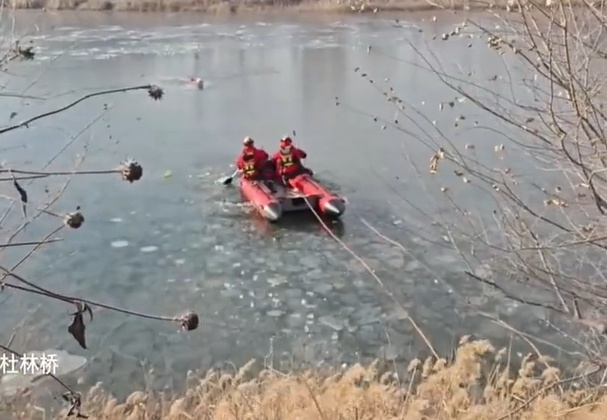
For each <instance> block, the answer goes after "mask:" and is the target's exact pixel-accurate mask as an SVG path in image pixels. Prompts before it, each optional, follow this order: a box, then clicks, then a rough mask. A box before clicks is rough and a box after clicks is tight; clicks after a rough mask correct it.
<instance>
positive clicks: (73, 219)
mask: <svg viewBox="0 0 607 420" xmlns="http://www.w3.org/2000/svg"><path fill="white" fill-rule="evenodd" d="M63 223H65V224H66V225H67V226H69V227H71V228H72V229H78V228H79V227H80V226H82V224H83V223H84V216H83V215H82V213H80V212H79V211H75V212H73V213H68V214H66V215H65V217H64V218H63Z"/></svg>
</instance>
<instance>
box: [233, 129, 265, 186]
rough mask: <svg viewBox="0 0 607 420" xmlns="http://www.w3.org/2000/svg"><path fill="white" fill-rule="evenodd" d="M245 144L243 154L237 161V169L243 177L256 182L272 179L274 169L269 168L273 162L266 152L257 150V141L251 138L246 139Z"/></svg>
mask: <svg viewBox="0 0 607 420" xmlns="http://www.w3.org/2000/svg"><path fill="white" fill-rule="evenodd" d="M243 143H244V147H243V149H242V152H241V153H240V155H239V156H238V159H237V160H236V168H237V169H238V170H239V171H240V172H241V173H242V176H244V177H245V179H248V180H254V181H258V180H265V179H271V178H272V175H271V174H270V171H271V170H272V169H273V168H269V164H271V162H270V161H269V160H268V159H269V157H268V154H267V153H266V152H265V150H263V149H258V148H256V147H255V141H254V140H253V139H252V138H250V137H246V138H245V139H244V142H243Z"/></svg>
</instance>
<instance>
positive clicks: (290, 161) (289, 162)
mask: <svg viewBox="0 0 607 420" xmlns="http://www.w3.org/2000/svg"><path fill="white" fill-rule="evenodd" d="M280 163H281V165H280V166H281V168H282V170H283V171H284V170H285V169H288V168H290V167H291V166H293V165H299V159H298V158H296V157H295V156H293V149H291V150H290V151H289V153H284V152H283V151H282V149H281V150H280Z"/></svg>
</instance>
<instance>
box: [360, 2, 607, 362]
mask: <svg viewBox="0 0 607 420" xmlns="http://www.w3.org/2000/svg"><path fill="white" fill-rule="evenodd" d="M573 3H574V2H557V3H552V4H550V2H549V3H548V4H546V3H538V2H536V1H534V0H531V1H514V2H510V3H509V5H508V8H507V10H506V11H503V12H488V13H489V14H490V16H487V14H485V16H484V17H489V18H490V19H488V20H487V19H484V20H485V22H484V23H478V22H474V21H471V20H468V21H466V22H463V23H462V24H461V25H459V26H457V27H456V28H454V29H453V31H451V32H449V33H446V34H444V35H442V40H444V41H445V42H469V41H468V40H466V41H464V40H462V39H461V38H462V37H465V38H473V37H474V38H481V39H484V40H485V41H486V46H487V48H490V49H491V50H492V51H493V52H494V53H495V54H496V59H497V60H501V62H502V64H503V65H502V69H503V71H502V72H501V73H500V74H496V75H495V76H494V77H492V78H491V80H489V81H485V82H484V81H479V80H478V78H475V77H474V75H471V74H456V72H454V71H452V70H445V66H444V65H443V62H442V61H441V59H440V58H439V57H437V56H436V55H435V54H433V53H432V51H431V47H430V48H428V49H425V50H423V51H422V48H420V46H419V45H414V44H411V45H410V46H411V48H412V49H414V50H415V52H416V54H417V56H418V57H419V58H420V61H421V62H422V64H415V63H412V64H413V65H417V66H419V67H422V68H424V69H426V70H429V71H430V72H432V73H433V74H434V75H435V76H436V77H438V79H439V80H440V81H441V82H442V83H444V84H445V85H446V86H448V87H449V88H450V89H451V90H452V92H454V93H455V95H456V98H454V99H448V100H447V101H445V102H443V103H441V105H440V106H441V110H442V109H443V108H445V110H446V111H451V112H457V109H458V106H459V105H458V104H459V103H464V102H466V103H468V104H472V105H474V108H476V110H477V111H478V110H481V111H482V113H483V114H484V117H483V118H485V120H486V121H489V122H487V123H483V124H480V125H483V126H484V127H480V126H479V123H478V121H477V122H474V123H473V121H471V119H466V117H465V116H463V115H460V116H458V117H457V118H456V121H455V124H454V125H455V128H454V130H461V129H463V128H465V127H466V125H468V126H471V125H472V124H474V125H476V127H475V128H476V129H481V128H482V129H484V130H485V131H486V132H488V134H487V141H486V142H485V143H484V144H477V145H475V144H466V145H462V144H458V142H456V141H455V140H453V138H452V136H450V133H448V132H447V131H446V130H445V129H441V128H439V125H437V124H435V123H434V122H432V121H430V119H429V118H428V117H427V116H426V115H425V114H424V112H423V111H422V110H421V109H420V108H419V107H418V106H417V105H415V104H411V103H409V102H407V101H406V100H405V99H403V98H402V97H401V96H399V94H398V92H396V91H395V90H394V89H392V88H383V87H382V85H380V83H377V82H376V81H374V80H373V79H372V77H371V75H368V74H365V73H364V72H363V70H362V69H361V70H359V69H356V70H355V71H358V72H359V73H361V76H362V77H363V78H364V79H365V80H367V81H368V82H369V83H371V84H372V85H373V87H374V88H376V89H378V91H380V92H381V93H382V94H383V95H384V96H385V97H386V99H387V100H388V102H389V103H391V104H392V106H393V107H394V108H395V109H396V111H397V113H398V115H400V117H399V118H397V119H394V120H387V119H384V120H383V124H384V128H385V127H386V126H390V127H392V128H395V129H397V130H400V131H402V132H404V133H406V134H407V136H409V137H410V138H414V139H416V140H417V141H420V142H422V143H423V144H424V146H426V147H427V148H428V149H429V150H431V152H430V153H429V155H431V158H430V168H429V172H430V174H431V175H428V176H427V177H426V178H434V179H437V180H438V181H437V182H436V183H435V184H434V185H433V186H432V187H430V188H434V189H435V191H440V192H439V194H440V193H442V196H443V198H444V200H447V202H448V203H449V204H450V208H451V209H452V212H453V217H452V220H451V221H450V222H448V223H447V222H445V221H444V220H443V221H442V223H440V227H441V228H442V229H443V234H444V235H445V236H446V237H447V238H448V239H449V241H450V242H451V243H452V245H453V247H454V248H455V249H456V250H457V251H458V252H459V254H460V255H461V257H462V258H463V260H464V261H465V263H466V265H467V267H468V268H467V270H466V274H467V276H469V277H470V278H472V279H474V280H476V281H478V282H480V283H482V284H483V285H487V286H489V287H491V288H494V289H496V290H497V291H499V292H500V293H502V294H503V295H505V296H506V297H508V298H510V299H513V300H515V301H518V302H521V303H524V304H526V305H531V306H534V307H536V308H543V309H544V310H547V311H548V312H549V313H551V314H552V315H555V314H556V315H558V316H557V317H558V318H560V317H565V318H566V319H568V320H571V321H573V323H574V325H578V326H584V327H590V328H582V330H583V331H584V333H583V334H581V335H572V334H567V333H565V331H561V330H560V329H559V331H560V332H561V333H563V334H566V335H567V336H568V337H569V338H570V339H571V340H573V341H574V342H575V343H577V344H578V345H580V346H581V347H582V348H583V349H584V351H585V352H586V353H585V354H586V356H587V357H588V358H589V359H590V360H592V361H594V362H597V363H600V364H601V365H602V364H604V363H606V362H607V358H606V357H605V353H604V349H605V338H604V336H605V334H607V306H606V304H607V277H606V275H607V269H606V266H605V261H606V256H607V253H606V251H607V224H606V223H605V217H606V210H607V165H606V164H607V136H606V132H605V127H606V124H607V116H606V114H605V109H604V102H605V92H604V89H605V87H604V86H603V84H604V83H605V80H606V79H605V70H606V69H607V67H606V65H607V45H606V37H605V33H604V32H603V31H604V30H605V29H606V28H607V17H606V15H605V12H604V10H605V9H604V8H605V3H604V2H598V3H597V2H594V3H591V2H588V1H585V0H582V1H581V2H576V3H575V5H574V4H573ZM436 42H441V41H440V40H438V39H437V41H436ZM471 46H472V45H471ZM374 53H376V54H382V52H381V48H376V49H375V50H374ZM388 58H389V59H395V60H399V58H398V57H388ZM500 82H501V84H500ZM477 119H478V118H477ZM375 120H376V121H378V120H382V119H381V118H378V117H375ZM504 139H506V140H504ZM460 143H461V142H460ZM483 148H484V150H481V149H483ZM488 149H492V150H491V154H492V155H494V156H497V157H498V159H497V162H498V164H497V165H495V164H494V161H495V160H496V159H487V151H488ZM509 154H510V155H511V156H510V157H511V158H512V159H511V160H510V161H508V160H507V159H500V158H503V157H504V156H508V155H509ZM521 159H526V162H527V163H528V164H531V163H534V164H535V169H534V172H533V176H529V175H528V174H526V173H525V172H528V171H527V170H526V168H523V165H521V164H518V165H517V164H516V162H515V164H512V163H513V161H516V160H519V161H520V160H521ZM508 162H510V164H512V166H510V165H509V164H508ZM527 169H528V168H527ZM424 172H427V169H426V170H424ZM446 174H454V176H453V175H451V177H450V179H451V181H445V179H446V178H445V177H446ZM437 177H438V178H437ZM453 180H457V182H459V183H460V185H461V183H462V182H463V184H464V185H466V188H473V189H474V191H475V194H477V196H479V195H483V197H484V198H483V200H484V201H483V203H485V204H486V205H487V206H490V208H489V211H484V210H486V209H482V208H478V207H482V206H476V208H474V206H471V205H470V203H463V202H462V200H458V198H457V194H455V193H454V190H455V189H456V188H451V187H450V186H449V185H447V184H449V182H452V181H453ZM430 182H432V181H430ZM441 183H442V184H441ZM553 327H554V328H558V327H556V325H553Z"/></svg>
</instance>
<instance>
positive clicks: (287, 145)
mask: <svg viewBox="0 0 607 420" xmlns="http://www.w3.org/2000/svg"><path fill="white" fill-rule="evenodd" d="M306 157H308V155H307V153H306V152H304V151H303V150H301V149H299V148H297V147H295V146H293V140H291V138H290V137H283V138H282V139H281V140H280V150H279V151H278V152H276V153H275V154H274V156H272V161H273V162H274V166H275V167H276V173H277V175H278V177H279V178H282V179H283V180H285V181H286V180H289V179H292V178H295V177H296V176H297V175H301V174H303V173H307V174H310V175H311V171H310V170H309V169H307V168H306V167H304V166H303V163H302V162H301V161H302V159H305V158H306Z"/></svg>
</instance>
